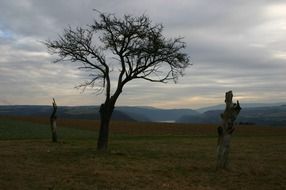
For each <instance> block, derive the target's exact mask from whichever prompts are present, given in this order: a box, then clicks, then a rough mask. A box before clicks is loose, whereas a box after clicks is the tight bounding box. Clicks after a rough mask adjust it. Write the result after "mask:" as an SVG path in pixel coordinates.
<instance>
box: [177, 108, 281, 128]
mask: <svg viewBox="0 0 286 190" xmlns="http://www.w3.org/2000/svg"><path fill="white" fill-rule="evenodd" d="M223 110H224V109H221V110H209V111H206V112H204V113H201V114H200V115H199V116H198V117H194V116H192V115H184V116H182V117H181V118H179V119H178V120H176V122H179V123H220V122H221V119H220V114H221V113H222V112H223ZM236 122H238V123H245V124H259V125H283V126H286V106H285V105H281V106H267V107H259V106H258V107H243V106H242V110H241V112H240V114H239V116H238V118H237V120H236Z"/></svg>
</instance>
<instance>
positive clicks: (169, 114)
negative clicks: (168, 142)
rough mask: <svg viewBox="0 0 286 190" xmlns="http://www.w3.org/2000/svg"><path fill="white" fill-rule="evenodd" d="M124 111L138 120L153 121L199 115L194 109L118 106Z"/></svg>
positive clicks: (167, 120)
mask: <svg viewBox="0 0 286 190" xmlns="http://www.w3.org/2000/svg"><path fill="white" fill-rule="evenodd" d="M116 110H119V111H121V112H123V113H126V114H127V115H129V116H130V117H131V118H133V119H135V120H137V121H152V122H175V121H176V120H177V119H179V118H180V117H182V116H183V115H191V116H194V115H197V116H198V115H199V114H200V113H198V112H197V111H195V110H192V109H158V108H153V107H127V106H126V107H118V108H116Z"/></svg>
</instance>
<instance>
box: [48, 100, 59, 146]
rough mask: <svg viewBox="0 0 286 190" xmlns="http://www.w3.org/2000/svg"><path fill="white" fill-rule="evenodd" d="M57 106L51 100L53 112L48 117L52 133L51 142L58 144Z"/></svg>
mask: <svg viewBox="0 0 286 190" xmlns="http://www.w3.org/2000/svg"><path fill="white" fill-rule="evenodd" d="M56 112H57V104H56V101H55V99H54V98H53V112H52V114H51V116H50V125H51V131H52V141H53V142H58V136H57V116H56Z"/></svg>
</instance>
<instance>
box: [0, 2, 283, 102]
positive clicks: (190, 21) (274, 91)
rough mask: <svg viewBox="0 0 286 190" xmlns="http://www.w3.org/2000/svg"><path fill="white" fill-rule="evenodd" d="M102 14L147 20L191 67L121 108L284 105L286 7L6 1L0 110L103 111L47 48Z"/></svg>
mask: <svg viewBox="0 0 286 190" xmlns="http://www.w3.org/2000/svg"><path fill="white" fill-rule="evenodd" d="M93 8H95V9H97V10H100V11H102V12H107V13H114V14H115V15H117V16H122V15H123V14H131V15H141V14H143V13H144V14H147V15H149V16H150V18H151V19H152V20H153V22H154V23H162V24H163V25H164V26H165V28H164V34H165V35H166V36H168V37H179V36H182V37H184V40H185V42H186V43H187V50H186V51H187V53H188V54H189V55H190V57H191V61H192V63H193V66H192V67H190V68H189V69H187V70H186V73H185V76H184V77H182V78H180V79H179V83H178V84H172V83H169V84H157V83H156V84H155V83H150V82H147V81H140V80H136V81H132V82H131V83H130V84H127V86H126V87H125V89H124V92H123V94H122V96H121V97H120V98H119V101H118V104H119V105H142V106H157V107H163V108H171V107H172V108H175V107H176V108H177V107H187V108H197V107H202V106H207V105H214V104H218V103H223V101H224V93H225V92H226V91H228V90H233V91H234V95H235V98H236V99H240V100H241V101H243V102H286V80H285V72H286V46H285V44H286V36H285V32H286V3H285V1H281V0H280V1H279V0H253V1H234V0H231V1H222V0H218V1H211V0H202V1H199V0H179V1H171V0H152V1H151V0H146V1H139V0H124V1H119V0H114V1H109V0H108V1H99V0H96V1H94V0H82V1H76V0H70V1H64V0H57V1H55V0H51V1H45V0H3V1H1V2H0V87H1V88H0V94H1V99H0V104H50V101H51V98H52V97H55V98H56V99H57V102H59V104H61V105H90V104H100V103H101V102H102V100H103V98H104V94H103V95H100V96H96V94H95V92H94V91H93V90H92V89H89V90H87V91H86V92H84V93H80V92H81V91H80V90H76V89H74V86H76V85H78V84H79V83H80V82H82V81H83V80H85V79H86V77H87V75H88V74H87V73H84V72H81V71H79V70H77V69H76V66H75V65H72V64H68V63H63V64H53V63H52V60H53V59H54V57H53V56H51V55H49V54H48V52H47V49H46V47H45V46H44V45H43V44H42V41H45V40H48V39H56V38H57V36H58V35H59V34H61V33H62V31H63V29H64V28H66V27H68V26H71V27H76V26H83V27H85V26H86V25H87V24H90V23H92V21H93V19H95V18H96V16H97V15H96V12H94V11H93V10H92V9H93Z"/></svg>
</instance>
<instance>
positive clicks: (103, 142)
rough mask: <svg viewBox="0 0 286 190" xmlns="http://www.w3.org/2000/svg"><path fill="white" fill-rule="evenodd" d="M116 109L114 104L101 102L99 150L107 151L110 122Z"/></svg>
mask: <svg viewBox="0 0 286 190" xmlns="http://www.w3.org/2000/svg"><path fill="white" fill-rule="evenodd" d="M113 110H114V104H110V103H109V102H106V103H105V104H101V106H100V109H99V113H100V129H99V136H98V141H97V150H99V151H106V150H107V146H108V136H109V123H110V119H111V116H112V112H113Z"/></svg>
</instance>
